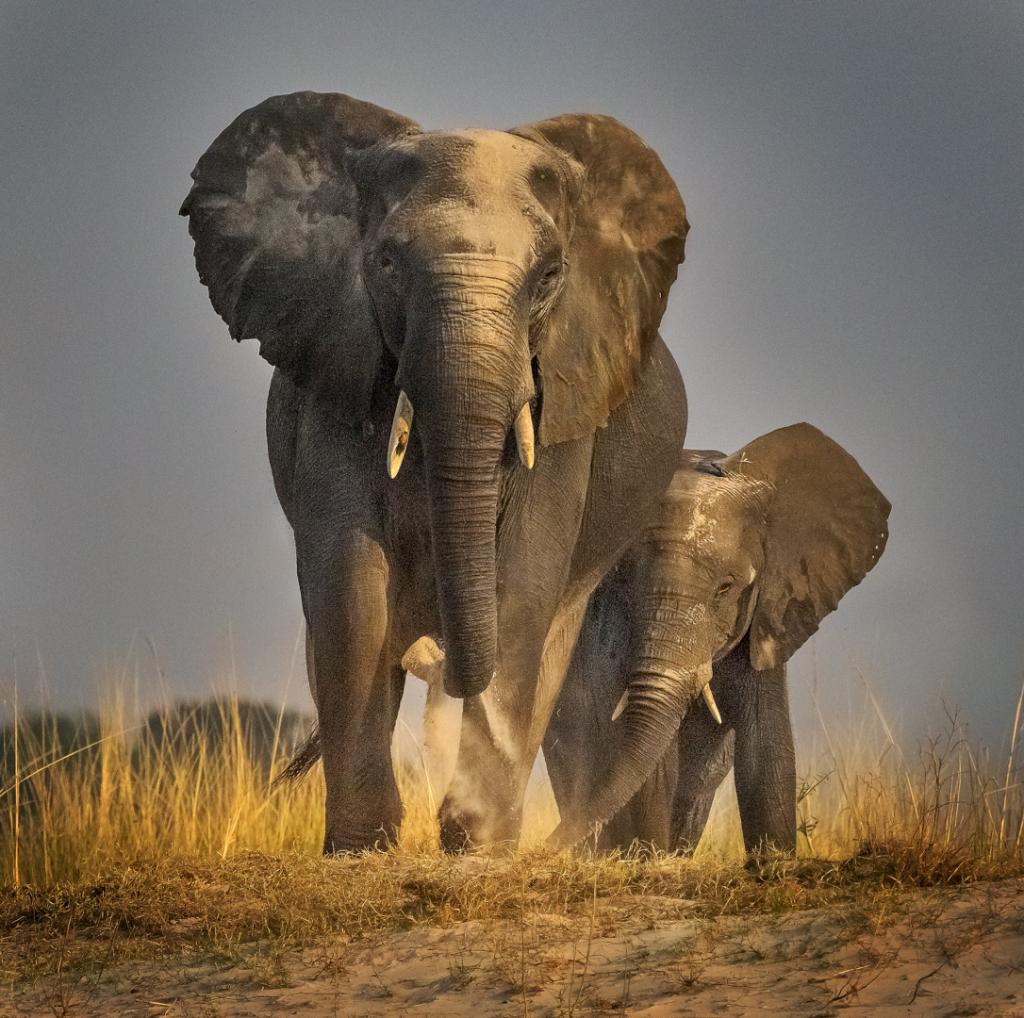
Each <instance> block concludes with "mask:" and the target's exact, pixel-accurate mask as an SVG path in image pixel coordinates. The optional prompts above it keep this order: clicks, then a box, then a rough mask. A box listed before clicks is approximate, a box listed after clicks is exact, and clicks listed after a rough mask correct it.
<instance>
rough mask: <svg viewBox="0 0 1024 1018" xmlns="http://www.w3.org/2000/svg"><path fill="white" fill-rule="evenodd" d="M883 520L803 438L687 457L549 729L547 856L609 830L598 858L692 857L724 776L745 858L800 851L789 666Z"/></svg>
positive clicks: (592, 630) (883, 532)
mask: <svg viewBox="0 0 1024 1018" xmlns="http://www.w3.org/2000/svg"><path fill="white" fill-rule="evenodd" d="M889 509H890V506H889V503H888V501H887V500H886V499H885V497H884V496H883V495H882V494H881V492H879V491H878V489H877V488H876V487H875V486H874V484H873V483H872V482H871V480H870V479H869V478H868V477H867V475H866V474H865V473H864V472H863V471H862V470H861V469H860V467H859V466H858V465H857V463H856V461H855V460H854V459H853V458H852V457H851V456H850V455H849V454H848V453H847V452H846V451H845V450H843V449H842V448H841V447H840V446H839V445H837V444H836V443H835V442H833V441H832V440H831V439H829V438H827V437H826V436H825V435H823V434H822V433H821V432H820V431H818V430H817V429H816V428H813V427H812V426H811V425H809V424H796V425H793V426H791V427H788V428H782V429H780V430H778V431H773V432H771V433H770V434H767V435H764V436H762V437H761V438H758V439H755V440H754V441H753V442H751V443H750V444H749V445H747V446H745V447H744V448H743V449H740V450H739V452H737V453H734V454H733V455H732V456H729V457H726V456H724V454H721V453H697V452H685V453H684V454H683V458H682V465H681V466H680V468H679V470H678V471H677V472H676V474H675V477H674V478H673V480H672V484H671V485H670V487H669V489H668V491H667V492H666V494H665V496H664V498H663V500H662V504H661V508H660V512H659V515H658V518H657V520H656V522H655V523H654V524H653V525H652V526H651V527H650V528H649V529H648V530H647V531H646V532H645V533H644V534H643V535H642V537H641V538H640V539H639V540H638V541H636V542H635V543H634V544H633V545H632V546H631V547H630V549H629V550H628V551H627V553H626V554H625V556H624V557H623V560H622V562H621V563H620V565H619V566H618V567H617V568H616V569H615V570H613V571H612V572H611V573H610V574H609V576H608V577H607V578H606V579H605V581H604V582H603V583H602V584H601V586H600V587H598V589H597V590H596V591H595V593H594V595H593V597H592V599H591V603H590V606H589V609H588V612H587V616H586V620H585V622H584V625H583V627H582V630H581V634H580V638H579V644H578V646H577V649H576V652H575V654H574V656H573V659H572V661H571V663H570V666H569V673H568V676H567V679H566V682H565V684H564V686H563V687H562V692H561V696H560V699H559V701H558V705H557V707H556V710H555V711H554V713H553V716H552V718H551V723H550V725H549V727H548V731H547V734H546V736H545V739H544V757H545V760H546V762H547V767H548V772H549V774H550V776H551V782H552V785H553V787H554V790H555V797H556V799H557V801H558V807H559V811H560V813H561V816H562V823H561V825H560V827H559V830H558V831H557V832H556V834H555V840H556V841H558V842H561V843H563V844H565V843H574V842H576V841H578V840H580V839H581V838H582V837H584V836H586V835H588V834H589V833H591V832H593V831H594V830H595V825H597V824H600V823H601V822H604V821H607V823H606V824H605V826H604V828H603V830H602V831H601V834H600V835H599V839H598V844H599V846H600V847H602V848H624V847H626V846H628V845H630V844H631V843H632V842H634V841H640V842H642V843H644V844H647V845H652V846H655V847H657V848H661V849H665V850H671V851H675V850H683V851H689V850H692V849H693V848H694V847H696V844H697V841H698V840H699V839H700V836H701V833H702V832H703V829H704V825H705V823H706V822H707V817H708V813H709V811H710V809H711V804H712V801H713V799H714V795H715V791H716V789H717V788H718V786H719V784H720V783H721V781H722V780H723V778H724V777H725V775H726V774H727V773H728V771H729V769H730V767H733V766H734V773H735V781H736V792H737V798H738V800H739V809H740V820H741V823H742V827H743V840H744V843H745V845H746V848H747V850H748V851H749V852H759V851H763V850H771V849H774V850H783V851H793V850H795V848H796V801H795V795H796V775H795V769H794V756H793V732H792V727H791V725H790V718H789V701H788V697H787V692H786V661H787V660H788V659H789V658H790V657H791V656H792V654H793V653H794V652H795V651H796V650H797V649H798V648H799V647H800V646H801V645H802V644H803V643H804V641H805V640H806V639H807V638H808V637H809V636H810V635H811V634H812V633H813V632H814V631H815V630H816V629H817V628H818V624H819V623H820V622H821V620H822V618H823V617H824V616H825V615H827V614H828V613H829V612H831V611H833V610H834V609H835V608H836V606H837V604H838V603H839V599H840V598H841V597H842V596H843V595H844V594H845V593H846V591H847V590H849V589H850V588H851V587H852V586H854V585H855V584H857V583H859V582H860V581H861V580H862V579H863V578H864V576H865V575H866V574H867V572H868V571H869V570H870V569H871V568H872V567H873V566H874V564H875V563H876V562H877V561H878V558H879V556H880V555H881V554H882V551H883V550H884V548H885V544H886V540H887V537H888V526H887V522H886V521H887V519H888V515H889ZM712 676H713V678H712ZM709 681H710V682H711V691H712V694H713V696H714V699H715V700H716V702H717V706H718V709H719V710H720V713H721V717H722V724H720V725H719V724H718V723H717V722H716V721H715V720H714V719H713V717H712V715H711V713H710V711H709V709H708V707H707V706H706V705H705V703H704V702H703V701H702V699H701V696H700V693H701V689H702V687H703V686H704V685H705V684H706V683H707V682H709ZM624 693H626V706H625V709H624V710H623V711H622V713H621V715H620V717H619V718H618V719H617V720H613V714H614V713H615V712H616V710H617V708H618V707H619V706H620V705H621V703H622V698H623V694H624ZM638 716H642V717H640V718H639V720H638ZM627 799H628V800H630V801H629V803H628V805H627V806H626V807H625V808H622V809H620V808H619V804H620V803H621V802H623V801H625V800H627Z"/></svg>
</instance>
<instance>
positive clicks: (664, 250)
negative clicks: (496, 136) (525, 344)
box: [511, 114, 689, 445]
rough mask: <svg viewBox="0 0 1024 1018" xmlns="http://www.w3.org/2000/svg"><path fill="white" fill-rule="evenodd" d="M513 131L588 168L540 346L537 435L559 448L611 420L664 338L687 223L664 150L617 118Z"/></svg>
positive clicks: (577, 118) (579, 118) (567, 118)
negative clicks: (560, 285)
mask: <svg viewBox="0 0 1024 1018" xmlns="http://www.w3.org/2000/svg"><path fill="white" fill-rule="evenodd" d="M511 133H513V134H517V135H519V136H521V137H524V138H529V139H530V140H532V141H535V142H538V143H540V144H542V145H545V146H547V147H548V148H553V149H555V150H557V152H558V153H559V154H560V155H562V156H563V157H568V158H569V159H570V160H572V161H573V162H575V163H577V164H578V165H579V167H580V168H582V174H581V177H582V180H581V183H580V189H579V197H578V199H577V202H576V207H575V209H574V217H573V218H574V227H573V230H572V235H571V239H570V242H569V246H568V250H567V252H566V256H567V269H566V276H565V291H564V292H563V294H562V296H561V299H560V300H559V301H558V303H557V304H556V306H555V307H554V308H553V310H552V312H551V314H550V316H549V317H548V319H547V321H546V322H545V325H544V330H545V332H544V335H543V336H542V337H541V340H540V343H539V346H538V351H537V361H538V366H539V370H540V378H541V387H542V391H543V402H542V407H541V417H540V435H539V437H540V441H541V442H542V443H543V444H545V445H552V444H555V443H557V442H566V441H569V440H571V439H574V438H579V437H580V436H582V435H584V434H587V433H590V432H593V431H594V429H595V428H599V427H602V426H604V424H605V423H606V422H607V420H608V415H609V414H610V413H611V412H612V411H613V410H614V409H615V408H616V407H617V406H618V405H619V404H620V403H621V402H622V401H623V400H624V399H625V398H626V396H627V395H628V394H629V391H630V389H631V388H632V386H633V384H634V382H635V380H636V378H637V376H638V374H639V371H640V367H641V365H642V363H643V361H644V357H645V356H646V354H647V352H648V351H649V350H650V348H651V345H652V344H653V342H654V339H655V337H656V336H657V332H658V325H659V324H660V322H661V316H662V315H663V314H664V313H665V304H666V302H667V300H668V291H669V287H670V286H671V285H672V283H673V281H674V280H675V278H676V272H677V270H678V266H679V264H680V263H681V262H682V260H683V249H684V244H685V240H686V233H687V230H688V229H689V224H688V223H687V221H686V208H685V206H684V205H683V200H682V198H681V197H680V196H679V191H678V189H677V188H676V185H675V183H674V182H673V180H672V178H671V177H670V176H669V174H668V171H667V170H666V169H665V167H664V165H663V164H662V162H661V160H660V159H659V158H658V156H657V154H656V153H655V152H654V151H653V150H652V149H650V148H648V147H647V145H645V144H644V143H643V141H641V140H640V138H639V137H638V136H637V135H636V134H634V133H633V132H632V131H630V130H629V129H628V128H626V127H624V126H623V125H622V124H620V123H619V122H618V121H617V120H613V119H612V118H611V117H600V116H591V115H586V114H565V115H564V116H560V117H554V118H552V119H551V120H543V121H540V122H538V123H535V124H529V125H526V126H524V127H518V128H515V129H514V130H513V131H512V132H511Z"/></svg>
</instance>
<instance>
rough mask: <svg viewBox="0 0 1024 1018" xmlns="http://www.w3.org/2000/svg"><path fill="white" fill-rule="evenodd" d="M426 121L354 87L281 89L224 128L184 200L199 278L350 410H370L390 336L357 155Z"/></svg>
mask: <svg viewBox="0 0 1024 1018" xmlns="http://www.w3.org/2000/svg"><path fill="white" fill-rule="evenodd" d="M416 130H417V128H416V125H415V124H414V123H413V122H412V121H411V120H407V119H406V118H405V117H400V116H398V115H397V114H395V113H391V112H389V111H388V110H385V109H381V108H380V107H379V106H373V105H371V104H370V103H365V102H360V101H359V100H358V99H352V98H350V97H349V96H347V95H338V94H324V93H318V92H296V93H294V94H292V95H282V96H274V97H272V98H270V99H267V100H266V101H265V102H262V103H260V104H259V105H258V106H254V107H253V108H252V109H250V110H246V112H245V113H243V114H242V115H241V116H239V117H238V118H237V119H236V120H235V121H234V122H233V123H232V124H230V125H229V126H228V127H227V128H226V129H225V130H224V131H223V132H222V133H221V134H220V135H219V136H218V137H217V139H216V141H214V143H213V144H212V145H211V146H210V147H209V149H207V151H206V152H205V153H204V154H203V156H202V157H201V158H200V160H199V163H198V165H197V166H196V168H195V169H194V170H193V171H192V179H193V180H194V181H195V183H194V184H193V186H192V190H191V191H189V193H188V197H187V198H186V199H185V202H184V204H183V205H182V206H181V214H182V215H183V216H188V221H189V233H190V234H191V235H192V239H193V240H194V241H195V257H196V268H197V269H198V270H199V278H200V280H201V281H202V282H203V283H204V284H205V285H206V287H207V288H208V289H209V291H210V301H211V302H212V304H213V306H214V309H215V310H216V311H217V313H218V314H219V315H220V316H221V318H223V319H224V321H225V322H227V325H228V330H229V331H230V333H231V335H232V336H233V337H234V338H235V339H237V340H242V339H258V340H259V343H260V353H261V354H262V355H263V356H264V357H265V358H266V359H267V360H268V361H270V363H271V364H273V365H275V366H276V367H278V368H280V369H281V370H282V371H283V372H285V373H286V374H287V375H288V376H289V377H291V378H292V379H293V380H294V381H296V382H297V383H298V384H299V385H303V386H311V385H313V386H318V387H320V388H321V389H322V390H324V391H325V393H326V394H327V395H329V396H330V397H331V398H332V399H334V400H335V401H336V402H337V404H338V407H339V410H340V411H341V412H342V413H343V414H344V415H345V416H346V417H348V418H349V419H350V420H356V419H359V418H361V417H363V416H365V413H366V411H367V408H368V400H369V394H370V391H371V388H372V385H373V381H374V379H375V377H376V374H377V369H378V366H379V361H380V356H381V340H380V337H379V334H378V330H377V326H376V322H375V320H374V318H373V315H372V312H371V309H370V306H369V301H368V297H367V295H366V293H365V290H364V289H363V285H362V280H361V275H360V264H359V254H358V243H357V237H358V224H359V207H358V205H359V200H358V198H357V194H356V188H355V185H354V184H353V182H352V180H351V178H350V177H349V175H348V173H347V172H346V169H345V158H346V156H347V155H348V154H349V153H351V152H353V151H356V150H359V149H363V148H367V147H369V146H371V145H374V144H376V143H378V142H380V141H383V140H386V139H389V138H396V137H398V136H400V135H403V134H409V133H413V132H415V131H416Z"/></svg>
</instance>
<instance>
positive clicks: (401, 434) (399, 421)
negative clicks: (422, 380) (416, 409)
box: [388, 389, 412, 480]
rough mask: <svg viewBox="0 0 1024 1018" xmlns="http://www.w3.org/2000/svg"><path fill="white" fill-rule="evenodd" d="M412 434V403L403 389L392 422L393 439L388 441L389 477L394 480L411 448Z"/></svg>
mask: <svg viewBox="0 0 1024 1018" xmlns="http://www.w3.org/2000/svg"><path fill="white" fill-rule="evenodd" d="M411 434H412V403H410V402H409V397H408V396H406V394H405V389H403V390H402V391H401V392H400V393H399V394H398V404H397V405H396V406H395V416H394V419H393V420H392V422H391V438H389V439H388V477H390V478H391V479H392V480H394V478H396V477H397V476H398V471H399V470H401V469H402V460H404V459H405V451H406V450H407V449H408V448H409V436H410V435H411Z"/></svg>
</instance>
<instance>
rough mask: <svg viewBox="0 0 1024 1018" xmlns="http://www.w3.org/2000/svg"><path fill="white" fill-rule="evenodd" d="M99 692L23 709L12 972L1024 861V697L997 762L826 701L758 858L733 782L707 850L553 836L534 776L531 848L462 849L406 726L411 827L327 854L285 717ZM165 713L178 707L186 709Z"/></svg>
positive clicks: (848, 895)
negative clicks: (191, 716) (828, 716)
mask: <svg viewBox="0 0 1024 1018" xmlns="http://www.w3.org/2000/svg"><path fill="white" fill-rule="evenodd" d="M1022 697H1024V691H1022ZM102 707H103V710H102V711H101V714H100V721H99V727H98V730H97V731H95V732H93V733H92V738H91V740H90V741H89V742H87V743H85V744H84V745H82V746H80V747H79V748H78V749H77V750H75V751H74V752H73V753H72V754H70V755H69V754H68V752H67V750H66V748H65V747H64V745H62V744H61V741H60V740H58V738H57V729H56V727H55V726H54V725H53V724H51V725H50V726H49V727H48V726H47V725H46V724H44V725H42V726H39V725H35V726H31V731H30V730H29V727H30V726H28V725H25V724H22V725H15V726H14V732H16V733H17V738H16V739H14V740H10V739H9V740H8V746H7V747H6V756H5V757H0V760H6V763H5V765H4V766H5V767H6V770H7V773H5V774H3V776H2V778H0V890H2V894H0V977H2V978H7V979H13V978H16V977H19V976H25V975H28V974H30V973H31V972H33V971H35V972H41V971H52V968H53V964H54V962H53V958H54V952H55V951H58V950H59V951H60V952H62V953H61V959H62V960H61V966H63V965H64V955H65V953H67V954H68V964H71V963H73V962H74V961H75V959H76V958H78V960H80V961H82V962H83V963H84V962H85V961H88V960H89V959H91V963H95V962H96V953H95V952H96V950H98V949H97V948H96V947H95V946H89V945H90V944H92V945H95V944H96V943H103V944H106V945H108V947H107V948H105V950H107V949H109V950H113V948H112V947H110V945H113V944H116V945H117V947H116V954H117V957H118V958H119V959H121V958H127V957H136V956H140V955H145V954H147V953H153V952H155V951H159V952H160V953H164V954H166V953H167V952H169V951H170V952H173V951H181V952H186V953H187V952H189V951H205V952H207V954H209V953H211V952H212V953H214V954H216V953H218V952H220V953H222V954H225V955H230V954H231V953H232V952H233V951H237V950H238V949H239V947H240V945H242V944H245V943H247V942H251V941H254V940H259V939H265V938H275V939H278V940H281V941H282V942H287V943H290V944H301V943H307V942H310V941H312V940H314V939H316V938H317V937H321V936H323V935H326V934H328V933H332V932H343V933H345V934H346V935H348V936H351V937H359V936H366V935H369V934H370V933H372V932H374V931H378V932H379V931H382V930H387V929H395V928H402V927H405V926H409V925H413V924H418V923H431V924H442V925H443V924H448V923H452V922H457V921H463V920H472V919H477V920H488V919H502V918H508V917H510V916H519V917H522V916H523V915H524V914H526V913H527V912H544V913H557V914H562V915H567V914H575V915H580V914H585V913H586V912H587V910H588V909H591V908H593V907H595V906H594V902H595V901H596V899H597V898H601V899H603V900H605V899H607V900H613V899H617V898H620V897H623V896H625V897H628V898H629V900H630V901H631V903H632V904H631V905H630V909H631V912H632V913H633V914H644V910H648V911H652V910H653V911H654V912H658V913H659V914H665V913H666V911H667V913H668V914H683V913H685V914H688V915H693V914H705V915H714V914H720V913H723V912H726V913H728V912H739V911H746V912H749V911H751V910H760V911H784V910H789V909H794V908H801V907H810V906H813V905H818V904H828V903H834V902H837V901H840V900H843V901H852V900H855V899H856V900H863V899H864V897H865V895H867V896H869V897H870V896H871V895H880V894H888V893H890V892H892V891H893V890H894V889H896V890H898V889H899V888H902V887H906V886H920V885H935V884H943V883H950V882H966V881H973V880H979V879H986V878H1000V877H1010V876H1020V875H1024V844H1022V841H1024V793H1022V770H1024V769H1022V766H1021V763H1020V761H1019V760H1018V759H1017V757H1016V754H1017V753H1018V752H1019V738H1018V733H1019V730H1020V725H1021V716H1020V712H1021V702H1020V701H1018V704H1017V714H1016V717H1015V719H1014V728H1013V732H1012V735H1011V739H1010V743H1011V745H1010V752H1009V757H1008V759H1006V760H1005V761H1002V760H1001V761H998V762H996V761H993V760H991V759H990V758H989V756H988V754H987V753H985V752H984V751H983V750H981V749H979V748H978V747H976V746H972V745H971V744H970V743H969V742H968V740H967V738H966V737H965V734H964V730H963V726H962V725H961V723H960V721H959V718H958V717H957V716H956V715H955V714H950V715H948V717H947V724H946V726H945V729H944V731H943V732H942V734H941V735H940V736H938V737H936V738H934V739H932V740H929V741H926V742H925V743H924V744H923V745H922V746H920V747H919V748H918V750H917V751H915V752H914V753H912V754H908V755H906V756H905V755H904V753H903V751H902V750H901V749H900V747H899V745H898V743H897V741H896V739H895V738H894V737H893V735H892V732H891V730H890V728H889V726H888V724H887V723H886V722H885V719H884V718H883V717H882V715H881V712H880V711H877V712H876V715H875V718H874V723H873V724H872V726H871V727H870V728H868V729H867V730H866V731H862V732H859V733H858V735H857V737H856V738H855V739H854V740H852V741H851V740H849V739H847V740H846V741H843V740H842V739H840V738H839V737H838V736H837V735H836V734H835V732H834V731H833V730H832V727H831V726H830V725H829V724H827V723H826V722H825V721H824V720H823V719H822V721H821V725H820V733H819V734H820V741H821V742H822V743H823V747H824V748H823V750H822V752H821V753H820V754H819V756H818V758H817V759H815V760H813V761H811V762H810V765H809V766H806V767H805V768H804V774H805V777H804V778H803V779H802V781H801V787H800V802H799V807H798V808H799V823H800V830H801V835H800V850H799V858H798V859H796V860H783V859H779V860H767V861H764V862H762V863H761V864H759V865H758V866H755V867H750V866H744V863H743V855H742V843H741V839H740V836H739V825H738V819H737V815H736V810H735V805H734V802H733V801H731V794H730V793H728V791H727V790H726V789H723V794H722V795H721V796H720V802H719V803H718V804H717V805H716V809H715V811H714V812H713V814H712V819H711V823H710V826H709V830H708V832H707V834H706V836H705V838H704V840H703V841H702V843H701V846H700V848H699V849H698V852H697V854H696V856H695V858H694V859H692V860H690V859H682V858H676V857H667V856H654V857H651V856H642V855H639V854H625V855H619V856H612V857H604V858H592V857H590V856H588V855H587V854H585V853H584V854H577V855H571V854H568V853H562V854H554V853H551V852H549V851H546V850H545V849H544V848H543V839H544V837H545V835H546V834H547V833H548V832H549V831H550V830H551V829H552V828H553V827H554V825H555V823H556V821H557V810H556V808H555V805H554V800H553V797H552V795H551V792H550V787H549V786H548V785H547V784H546V782H535V784H534V785H533V786H532V787H531V793H530V798H529V802H528V809H527V820H526V828H525V831H524V837H523V847H522V849H521V851H520V853H519V854H518V855H516V856H514V857H512V858H497V857H495V858H491V857H489V856H487V855H476V856H472V857H468V858H462V859H452V858H449V857H446V856H445V855H444V854H443V853H441V851H440V849H439V846H438V841H437V828H436V821H435V813H436V807H437V802H436V794H435V792H434V790H433V789H431V788H430V785H429V782H428V781H427V779H426V768H425V766H424V765H423V762H422V754H421V753H420V750H419V747H418V746H417V745H416V744H415V740H413V739H412V737H411V733H410V732H409V731H408V729H405V728H404V727H402V726H400V729H399V733H398V736H397V737H396V759H397V761H398V767H397V771H398V775H399V784H400V788H401V792H402V797H403V801H404V803H405V819H404V823H403V827H402V831H401V840H400V844H399V845H398V846H397V847H396V848H395V849H393V850H392V851H391V852H388V853H384V854H370V855H367V856H362V857H356V858H348V859H333V860H331V859H323V858H321V857H320V854H319V852H320V844H321V837H322V808H323V787H322V785H323V783H322V777H321V775H320V772H319V770H317V771H316V772H314V774H313V775H311V776H310V777H308V778H307V779H306V780H304V781H302V782H300V783H299V784H297V785H295V786H290V787H289V786H286V787H279V788H274V787H272V784H271V779H272V776H273V775H274V774H275V773H276V772H277V771H278V770H279V769H280V767H281V766H282V764H283V762H284V760H285V758H286V757H287V753H288V751H289V749H290V747H288V746H286V745H284V744H283V742H282V740H281V738H280V727H279V726H278V728H276V729H275V733H276V734H275V735H274V737H272V738H271V740H270V742H269V745H267V746H264V747H263V748H262V750H259V751H257V750H256V749H255V748H254V747H253V745H252V744H251V742H250V740H249V739H248V738H247V734H246V729H245V724H244V722H243V714H242V711H241V709H240V704H239V702H238V700H237V699H234V698H225V699H222V700H219V701H217V702H216V708H215V711H214V713H213V715H212V716H213V717H214V718H215V721H216V724H215V725H214V726H213V728H214V729H215V730H216V732H217V733H218V737H217V738H213V737H211V736H209V733H206V734H204V732H205V730H204V729H203V727H202V726H198V727H192V728H190V729H188V731H189V735H188V737H182V738H160V737H158V736H157V735H155V734H154V731H158V730H159V729H154V728H153V726H143V725H141V724H140V722H139V720H138V717H137V715H136V713H135V712H133V711H131V710H128V709H127V708H126V706H125V703H124V700H123V698H120V697H116V696H115V697H110V698H108V699H107V701H106V702H105V703H104V704H103V705H102ZM207 716H210V712H209V711H208V712H207ZM165 722H166V724H165V725H164V728H167V727H168V726H169V725H171V723H172V722H173V723H174V724H178V725H179V727H180V724H181V715H180V713H175V714H173V715H172V714H170V713H169V714H168V715H167V717H166V718H165ZM816 741H817V740H816ZM12 742H13V743H15V744H14V745H12V744H11V743H12ZM3 931H7V932H6V933H4V932H3ZM76 933H87V934H88V940H86V938H84V937H83V938H79V939H78V940H76V939H75V934H76ZM69 945H72V946H69Z"/></svg>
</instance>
